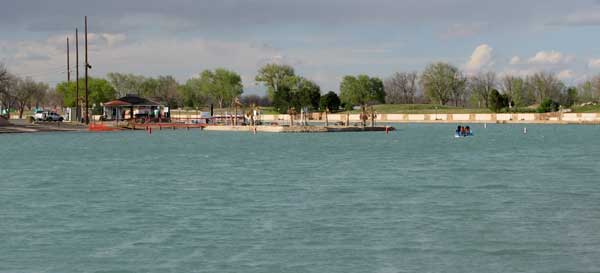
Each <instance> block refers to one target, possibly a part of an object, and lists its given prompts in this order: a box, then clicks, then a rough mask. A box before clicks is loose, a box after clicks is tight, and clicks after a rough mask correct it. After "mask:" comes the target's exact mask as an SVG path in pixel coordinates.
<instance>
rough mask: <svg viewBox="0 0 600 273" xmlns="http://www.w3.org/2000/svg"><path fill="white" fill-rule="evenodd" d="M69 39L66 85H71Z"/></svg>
mask: <svg viewBox="0 0 600 273" xmlns="http://www.w3.org/2000/svg"><path fill="white" fill-rule="evenodd" d="M69 55H71V54H70V52H69V37H67V83H71V64H70V60H69Z"/></svg>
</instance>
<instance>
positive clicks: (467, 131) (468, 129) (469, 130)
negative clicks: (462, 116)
mask: <svg viewBox="0 0 600 273" xmlns="http://www.w3.org/2000/svg"><path fill="white" fill-rule="evenodd" d="M470 135H471V127H469V126H467V127H465V136H470Z"/></svg>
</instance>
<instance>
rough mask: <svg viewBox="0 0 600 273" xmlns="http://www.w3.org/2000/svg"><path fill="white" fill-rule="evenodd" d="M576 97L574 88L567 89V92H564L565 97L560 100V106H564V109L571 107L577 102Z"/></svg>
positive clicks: (576, 93)
mask: <svg viewBox="0 0 600 273" xmlns="http://www.w3.org/2000/svg"><path fill="white" fill-rule="evenodd" d="M577 96H578V92H577V88H576V87H569V88H567V91H566V93H565V95H564V96H563V99H562V100H561V101H562V105H563V106H566V107H571V106H573V104H575V102H576V101H577Z"/></svg>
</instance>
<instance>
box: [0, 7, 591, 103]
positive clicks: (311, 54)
mask: <svg viewBox="0 0 600 273" xmlns="http://www.w3.org/2000/svg"><path fill="white" fill-rule="evenodd" d="M2 5H3V8H2V9H1V10H0V62H3V63H5V65H6V66H7V67H8V68H9V70H10V71H11V72H13V73H15V74H18V75H21V76H31V77H33V78H34V79H36V80H39V81H46V82H48V83H50V84H51V85H54V84H56V83H58V82H60V81H62V80H64V79H65V78H66V73H65V72H64V70H65V67H66V64H65V62H66V61H65V59H66V57H65V53H64V47H65V42H66V41H65V39H66V37H67V36H70V37H71V38H73V35H74V29H75V27H79V28H80V30H81V32H83V30H82V28H83V16H84V15H88V16H89V23H90V29H89V30H90V33H91V36H90V43H91V51H90V63H91V64H92V65H93V67H94V68H93V70H92V71H91V74H92V75H93V76H100V77H102V76H104V75H105V74H106V73H107V72H124V73H136V74H142V75H146V76H156V75H173V76H175V77H176V78H177V79H178V80H179V81H181V82H184V81H185V80H187V79H188V78H190V77H192V76H195V75H197V74H199V73H200V72H201V71H202V70H204V69H213V68H217V67H225V68H228V69H232V70H235V71H237V72H238V73H240V74H241V75H242V78H243V80H244V85H245V86H246V87H247V90H248V91H249V92H250V93H256V92H259V93H260V91H259V90H260V88H259V87H257V85H256V83H255V82H254V76H255V74H256V71H257V70H258V68H259V67H260V66H261V65H264V64H266V63H269V62H278V63H285V64H289V65H292V66H294V67H295V68H296V71H297V72H298V74H301V75H303V76H305V77H307V78H309V79H312V80H314V81H316V82H317V83H319V84H320V85H321V87H322V89H323V90H324V91H326V90H334V91H337V90H338V86H339V81H340V79H341V78H342V77H343V76H344V75H348V74H359V73H365V74H369V75H372V76H379V77H382V78H385V77H388V76H389V75H391V74H393V73H394V72H402V71H413V70H416V71H420V70H422V69H423V68H424V67H425V66H426V65H427V64H429V63H432V62H437V61H445V62H450V63H452V64H454V65H456V66H458V67H460V68H462V69H463V70H464V71H465V73H467V74H475V73H479V72H481V71H487V70H494V71H496V72H498V73H499V74H516V75H528V74H531V73H534V72H537V71H546V72H553V73H556V74H557V75H558V76H559V77H560V78H561V79H563V80H564V81H565V82H566V83H568V84H577V83H578V82H581V81H583V80H585V79H587V78H589V77H591V76H593V75H595V74H598V73H600V48H599V47H598V46H596V45H597V44H600V43H599V42H600V41H599V40H600V38H599V37H600V36H598V35H596V33H597V32H600V2H599V1H595V0H572V1H557V0H545V1H542V0H529V1H517V0H505V1H485V0H455V1H444V0H421V1H418V0H372V1H358V0H321V1H318V0H304V1H286V0H246V1H242V0H215V1H191V0H178V1H177V0H175V1H159V0H145V1H142V0H135V1H134V0H130V1H118V0H105V1H81V0H53V1H40V0H37V1H34V0H19V1H12V2H9V3H3V4H2ZM72 59H74V55H73V56H72Z"/></svg>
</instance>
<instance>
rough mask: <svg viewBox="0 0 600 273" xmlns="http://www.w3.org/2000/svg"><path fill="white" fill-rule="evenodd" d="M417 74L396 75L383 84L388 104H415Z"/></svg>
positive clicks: (403, 73) (404, 73)
mask: <svg viewBox="0 0 600 273" xmlns="http://www.w3.org/2000/svg"><path fill="white" fill-rule="evenodd" d="M417 77H418V75H417V72H402V73H395V74H394V75H392V76H391V77H389V78H388V79H386V80H385V81H384V83H383V85H384V89H385V93H386V97H385V101H386V103H394V104H400V103H407V104H412V103H414V102H415V95H416V93H417Z"/></svg>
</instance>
